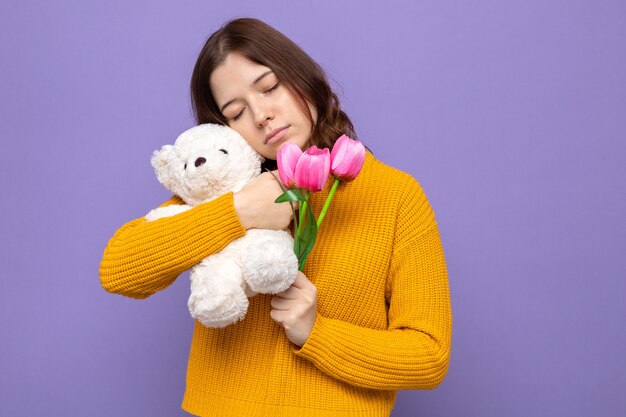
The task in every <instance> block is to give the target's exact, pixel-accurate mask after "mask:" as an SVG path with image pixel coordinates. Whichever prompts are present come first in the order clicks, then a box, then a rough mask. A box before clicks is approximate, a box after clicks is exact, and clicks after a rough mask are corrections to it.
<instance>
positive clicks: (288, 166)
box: [276, 142, 302, 188]
mask: <svg viewBox="0 0 626 417" xmlns="http://www.w3.org/2000/svg"><path fill="white" fill-rule="evenodd" d="M301 156H302V150H301V149H300V147H299V146H298V145H296V144H295V143H293V142H287V143H285V144H284V145H283V146H281V147H280V149H279V150H278V155H277V157H276V162H277V164H278V175H279V177H280V180H281V181H282V183H283V184H285V186H287V187H289V188H292V187H293V186H294V185H295V183H296V165H297V164H298V160H299V159H300V157H301Z"/></svg>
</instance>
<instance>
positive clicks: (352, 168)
mask: <svg viewBox="0 0 626 417" xmlns="http://www.w3.org/2000/svg"><path fill="white" fill-rule="evenodd" d="M330 160H331V171H332V174H333V175H334V176H335V177H337V178H339V179H340V180H342V181H352V180H353V179H355V178H356V177H357V175H359V172H361V168H362V167H363V163H364V162H365V147H364V146H363V144H362V143H361V142H359V141H356V140H353V139H350V138H349V137H347V136H346V135H341V136H340V137H339V139H337V142H335V145H334V146H333V151H332V152H331V154H330Z"/></svg>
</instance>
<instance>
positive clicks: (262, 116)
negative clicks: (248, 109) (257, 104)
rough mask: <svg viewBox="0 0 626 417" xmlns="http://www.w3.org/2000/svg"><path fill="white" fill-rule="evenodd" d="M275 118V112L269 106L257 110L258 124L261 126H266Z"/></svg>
mask: <svg viewBox="0 0 626 417" xmlns="http://www.w3.org/2000/svg"><path fill="white" fill-rule="evenodd" d="M273 118H274V113H273V112H272V111H271V110H269V109H268V108H262V109H259V110H258V111H257V116H256V120H255V122H256V125H257V126H259V127H264V126H265V124H266V123H267V121H268V120H272V119H273Z"/></svg>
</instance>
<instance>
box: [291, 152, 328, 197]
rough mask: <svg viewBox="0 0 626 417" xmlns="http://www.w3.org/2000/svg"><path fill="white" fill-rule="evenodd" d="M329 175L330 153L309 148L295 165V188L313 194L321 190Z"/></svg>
mask: <svg viewBox="0 0 626 417" xmlns="http://www.w3.org/2000/svg"><path fill="white" fill-rule="evenodd" d="M329 174H330V151H329V150H328V148H324V149H318V148H317V146H311V147H310V148H308V149H307V150H306V151H305V152H304V153H303V154H302V156H301V157H300V159H299V160H298V164H297V165H296V187H298V188H303V189H305V190H308V191H313V192H315V191H320V190H323V189H324V186H326V182H327V181H328V175H329Z"/></svg>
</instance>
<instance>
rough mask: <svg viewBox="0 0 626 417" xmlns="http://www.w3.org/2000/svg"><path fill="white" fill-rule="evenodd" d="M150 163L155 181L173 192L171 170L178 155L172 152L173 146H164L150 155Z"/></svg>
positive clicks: (176, 161)
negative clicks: (155, 177)
mask: <svg viewBox="0 0 626 417" xmlns="http://www.w3.org/2000/svg"><path fill="white" fill-rule="evenodd" d="M150 163H151V164H152V167H153V168H154V173H155V174H156V176H157V179H158V180H159V182H160V183H161V184H163V186H164V187H165V188H167V189H168V190H170V191H172V192H174V191H173V190H172V188H173V187H174V172H172V170H173V169H174V168H175V167H176V166H177V163H178V155H177V154H176V152H175V151H174V146H172V145H165V146H163V147H162V148H161V149H160V150H156V151H154V152H153V153H152V157H151V158H150Z"/></svg>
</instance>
